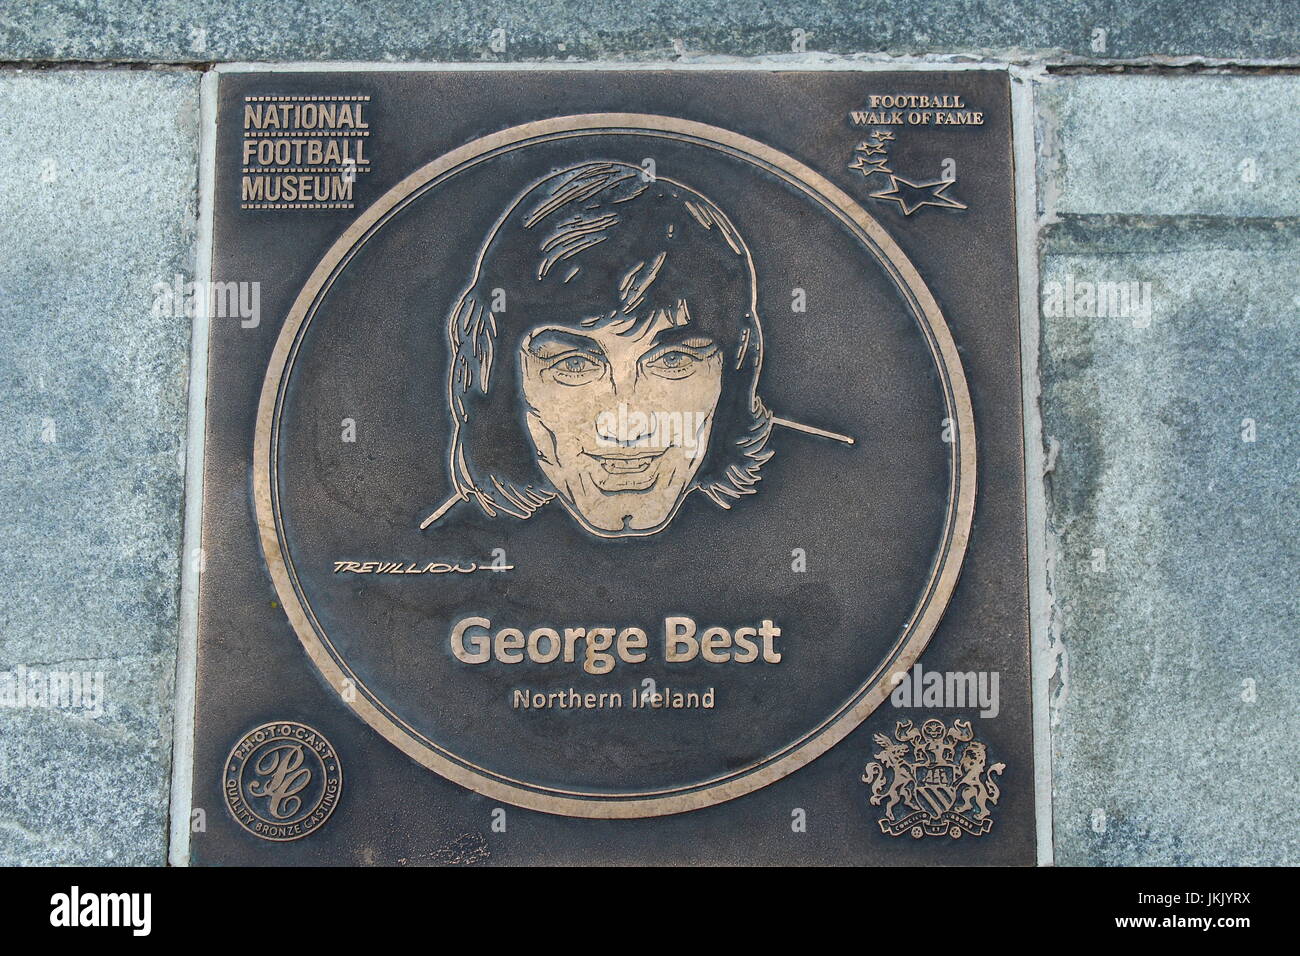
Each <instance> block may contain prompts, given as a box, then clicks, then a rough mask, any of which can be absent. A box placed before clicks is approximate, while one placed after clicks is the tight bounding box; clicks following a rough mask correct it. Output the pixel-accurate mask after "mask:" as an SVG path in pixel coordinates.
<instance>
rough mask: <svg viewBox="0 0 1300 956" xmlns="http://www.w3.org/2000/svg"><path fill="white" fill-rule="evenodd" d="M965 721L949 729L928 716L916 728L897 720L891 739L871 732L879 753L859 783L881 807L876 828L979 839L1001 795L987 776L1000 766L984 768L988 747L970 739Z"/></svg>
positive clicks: (918, 835)
mask: <svg viewBox="0 0 1300 956" xmlns="http://www.w3.org/2000/svg"><path fill="white" fill-rule="evenodd" d="M974 738H975V735H974V732H973V731H972V730H971V725H970V721H968V720H955V721H953V724H952V726H951V727H949V726H947V725H946V724H945V723H944V722H943V721H942V720H938V719H936V718H931V719H930V720H927V721H926V722H925V723H923V724H922V725H921V726H920V728H917V727H913V726H912V722H911V721H910V720H900V721H899V722H898V725H897V727H895V729H894V739H893V740H890V739H889V737H887V736H886V735H884V734H876V735H875V739H876V743H877V744H878V745H879V746H880V752H879V753H876V754H873V756H874V757H875V758H876V759H875V760H873V761H872V762H871V763H869V764H867V766H866V768H865V770H864V771H863V774H862V782H863V783H865V784H867V785H868V786H870V787H871V798H870V799H871V805H872V806H876V807H878V806H880V805H881V804H884V807H885V815H884V816H883V817H881V818H880V821H879V822H880V829H881V830H882V831H883V832H885V833H887V834H889V835H890V836H900V835H901V834H903V833H911V835H912V836H913V837H914V838H916V839H918V840H919V839H920V838H921V837H924V836H943V835H944V834H945V833H946V834H947V835H948V836H950V837H952V838H953V839H956V838H957V837H960V836H961V835H962V834H963V833H969V834H971V835H972V836H982V835H983V834H985V833H988V832H989V830H990V829H992V827H993V820H992V818H991V817H990V816H989V806H990V805H991V804H996V803H997V802H998V797H1000V796H1001V791H1000V790H999V789H998V785H997V781H996V780H994V779H993V778H994V777H995V776H996V775H999V774H1001V773H1002V771H1003V770H1004V769H1006V767H1005V764H1001V763H995V764H993V765H992V766H991V767H990V766H989V765H988V747H987V745H985V744H983V743H981V742H980V741H978V740H976V739H974Z"/></svg>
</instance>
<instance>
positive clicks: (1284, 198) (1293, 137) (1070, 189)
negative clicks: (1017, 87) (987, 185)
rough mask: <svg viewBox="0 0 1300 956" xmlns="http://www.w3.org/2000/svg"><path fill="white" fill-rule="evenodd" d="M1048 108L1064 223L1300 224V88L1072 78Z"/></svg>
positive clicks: (1054, 197) (1054, 196)
mask: <svg viewBox="0 0 1300 956" xmlns="http://www.w3.org/2000/svg"><path fill="white" fill-rule="evenodd" d="M1036 107H1037V109H1038V116H1037V119H1038V125H1039V130H1040V134H1039V135H1040V141H1041V144H1042V149H1043V156H1042V165H1041V166H1040V170H1039V173H1040V180H1041V182H1042V193H1043V197H1044V199H1045V200H1046V203H1047V207H1048V209H1049V210H1050V211H1051V212H1053V213H1055V214H1057V215H1100V214H1108V213H1119V214H1125V215H1145V216H1187V215H1200V216H1225V217H1239V216H1259V217H1276V216H1296V215H1300V188H1297V187H1298V186H1300V175H1298V174H1297V170H1296V163H1295V157H1296V154H1297V153H1298V152H1300V123H1296V121H1295V117H1296V115H1297V114H1300V77H1297V76H1295V75H1277V76H1268V75H1264V76H1195V77H1192V76H1061V77H1056V78H1053V79H1051V80H1049V81H1047V82H1046V83H1044V84H1042V85H1041V86H1040V89H1039V94H1038V97H1037V102H1036Z"/></svg>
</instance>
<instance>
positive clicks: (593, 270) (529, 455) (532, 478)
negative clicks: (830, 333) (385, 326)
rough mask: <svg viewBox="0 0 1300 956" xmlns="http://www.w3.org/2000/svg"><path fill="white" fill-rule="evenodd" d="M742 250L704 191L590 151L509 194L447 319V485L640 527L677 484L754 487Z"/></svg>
mask: <svg viewBox="0 0 1300 956" xmlns="http://www.w3.org/2000/svg"><path fill="white" fill-rule="evenodd" d="M757 289H758V283H757V277H756V275H755V271H754V263H753V259H752V257H751V255H750V251H749V249H748V247H747V246H746V244H745V242H744V240H743V239H742V238H741V236H740V233H739V232H738V231H737V229H736V227H735V226H734V225H733V224H732V222H731V220H730V219H729V218H728V217H727V215H726V214H725V213H724V212H723V211H722V210H721V209H719V208H718V206H717V205H715V204H714V203H713V202H712V201H711V200H709V199H707V198H705V197H704V196H703V195H701V194H700V193H698V192H696V191H695V190H693V189H691V188H688V187H687V186H684V185H682V184H681V183H679V182H676V181H674V180H672V179H668V178H655V179H649V178H647V177H646V175H645V173H644V171H643V169H642V168H641V167H638V166H634V165H630V164H626V163H619V162H590V163H584V164H581V165H577V166H573V167H570V168H568V169H564V170H561V171H559V172H556V173H553V174H551V175H549V176H547V177H545V178H543V179H541V180H540V181H538V182H536V183H535V184H533V185H532V186H530V187H529V188H527V189H526V190H525V191H524V192H523V193H522V194H521V195H519V196H518V197H517V198H516V199H515V200H514V201H513V202H511V203H510V204H509V205H508V206H507V208H506V209H505V211H504V213H503V214H502V215H501V217H500V218H499V219H498V220H497V222H496V223H495V225H494V226H493V227H492V229H491V230H490V231H489V233H488V235H487V237H486V238H485V240H484V242H483V244H482V246H481V248H480V249H479V252H478V257H477V261H476V262H475V265H474V272H473V276H472V278H471V279H470V281H469V283H468V285H467V286H466V287H465V289H464V291H463V293H462V294H461V296H460V298H459V301H458V302H457V303H456V304H455V306H454V307H453V308H452V309H451V311H450V314H449V316H448V318H447V334H448V341H449V347H450V355H451V358H450V362H449V368H448V398H449V402H450V410H451V417H452V426H453V433H452V439H451V443H450V452H449V456H448V457H449V459H450V460H449V466H450V476H451V481H452V485H453V491H454V494H453V495H452V497H451V498H449V499H448V500H447V501H446V502H445V503H444V504H443V506H442V507H440V508H439V509H438V510H437V511H436V512H435V513H434V514H432V515H430V516H429V517H428V518H427V519H426V520H425V521H424V523H423V524H422V525H421V527H427V526H428V525H429V524H431V523H432V522H433V521H435V520H437V519H438V518H439V517H441V515H442V514H444V513H445V512H446V511H447V510H449V509H450V508H451V507H452V506H453V505H455V504H457V503H459V502H462V501H471V500H472V501H473V502H474V504H475V505H477V507H478V508H480V509H481V510H482V511H483V512H484V513H485V514H487V515H489V516H492V517H495V516H498V515H506V516H511V517H514V518H518V519H524V518H528V517H530V516H531V515H532V514H534V513H535V512H536V511H537V510H538V509H540V508H542V507H544V506H546V505H547V504H548V503H550V502H552V501H558V502H559V503H560V504H561V505H562V506H563V507H564V509H565V510H566V511H567V512H568V513H569V514H570V515H571V516H572V517H573V518H574V519H575V520H576V521H577V522H578V524H579V525H581V526H582V527H583V528H584V529H586V530H587V531H588V532H590V533H592V534H595V535H597V536H600V537H627V536H644V535H651V534H655V533H656V532H659V531H661V530H662V529H664V528H665V527H666V526H667V525H668V524H669V523H670V522H671V521H672V520H673V517H674V516H675V515H676V513H677V511H678V509H679V508H680V507H681V505H682V502H683V501H684V500H685V499H686V498H687V496H688V495H690V494H691V493H692V492H696V491H698V492H700V493H701V494H703V495H704V496H706V497H707V498H708V499H709V500H711V501H712V502H713V503H714V504H716V505H717V506H719V507H721V508H729V507H730V506H731V503H732V502H733V501H734V500H736V499H737V498H740V497H741V496H743V495H748V494H751V493H753V492H754V491H755V485H756V483H757V482H758V480H759V472H760V469H761V468H762V466H763V464H764V463H765V462H766V461H768V460H769V458H770V457H771V455H772V451H771V449H770V448H769V447H768V443H769V437H770V433H771V429H772V426H773V425H774V424H781V425H788V426H791V427H795V428H800V429H801V430H804V431H807V432H811V433H814V434H820V435H823V436H825V437H832V438H836V439H839V440H842V441H846V442H850V443H851V439H847V438H845V437H844V436H838V435H834V434H833V433H827V432H821V431H820V430H817V429H812V428H808V427H806V426H799V425H797V424H795V423H793V422H788V421H785V420H783V419H777V418H774V417H773V415H772V413H771V412H770V411H769V410H768V409H767V408H766V407H765V405H764V404H763V401H762V400H761V398H760V397H759V391H758V388H759V374H760V371H761V368H762V360H763V332H762V326H761V323H760V319H759V310H758V292H757Z"/></svg>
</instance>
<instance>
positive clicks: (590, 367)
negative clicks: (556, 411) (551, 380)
mask: <svg viewBox="0 0 1300 956" xmlns="http://www.w3.org/2000/svg"><path fill="white" fill-rule="evenodd" d="M547 371H548V372H550V373H551V374H552V375H553V376H554V377H555V380H556V381H557V382H559V383H560V384H561V385H585V384H586V383H587V382H590V381H593V380H594V379H596V378H598V377H599V376H600V374H601V372H603V371H604V363H603V362H600V361H599V360H597V359H595V358H593V357H592V356H590V355H584V354H583V353H581V352H570V353H569V354H568V355H564V356H561V357H560V358H559V359H557V360H556V361H554V362H552V363H551V364H550V365H549V366H547Z"/></svg>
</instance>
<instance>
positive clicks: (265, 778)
mask: <svg viewBox="0 0 1300 956" xmlns="http://www.w3.org/2000/svg"><path fill="white" fill-rule="evenodd" d="M221 789H222V792H223V793H224V794H225V798H226V808H227V809H228V810H229V811H230V814H231V816H233V817H234V818H235V821H236V822H237V823H238V824H239V825H240V826H241V827H243V828H244V829H245V830H247V831H248V832H249V833H251V834H253V836H256V837H261V838H262V839H263V840H273V841H275V842H277V843H285V842H288V841H289V840H298V839H301V838H302V837H305V836H307V835H308V834H310V833H314V832H315V831H316V830H318V829H320V827H321V826H323V825H324V823H325V821H326V820H328V819H329V818H330V814H332V813H333V812H334V808H335V807H337V806H338V802H339V797H340V796H341V795H342V793H343V768H342V767H341V766H340V765H339V759H338V754H337V753H335V751H334V747H333V745H332V744H331V743H330V742H329V740H327V739H326V738H325V736H324V735H323V734H322V733H320V732H319V731H317V730H313V729H312V728H311V727H308V726H307V725H306V724H301V723H298V722H297V721H293V720H277V721H273V722H272V723H269V724H263V725H262V726H260V727H258V728H256V729H254V730H250V731H249V732H248V733H247V734H245V735H244V736H243V737H242V738H240V740H239V742H238V743H236V744H235V746H234V747H232V748H231V750H230V756H229V757H227V758H226V765H225V768H224V779H223V781H222V788H221Z"/></svg>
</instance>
